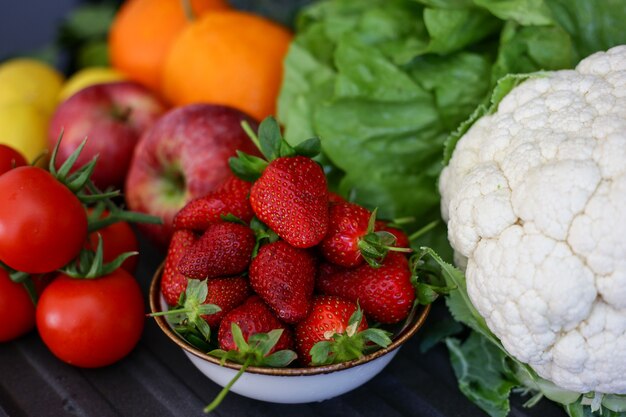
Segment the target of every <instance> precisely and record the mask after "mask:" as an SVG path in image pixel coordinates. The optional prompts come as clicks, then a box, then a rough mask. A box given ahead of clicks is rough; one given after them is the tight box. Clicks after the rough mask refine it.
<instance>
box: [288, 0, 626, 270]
mask: <svg viewBox="0 0 626 417" xmlns="http://www.w3.org/2000/svg"><path fill="white" fill-rule="evenodd" d="M625 20H626V8H625V7H624V5H623V3H622V2H621V1H619V0H603V1H598V2H593V3H590V2H588V1H586V0H573V1H569V0H545V1H533V2H529V1H525V0H513V1H506V2H502V1H495V0H464V1H456V0H438V1H432V0H418V1H415V0H374V1H366V2H364V1H360V0H335V1H318V2H315V3H314V4H312V5H311V6H310V7H307V8H305V9H303V11H302V12H301V13H300V14H299V16H298V19H297V22H296V36H295V38H294V42H293V43H292V44H291V46H290V49H289V53H288V54H287V57H286V59H285V75H284V81H283V85H282V88H281V93H280V96H279V103H278V119H279V120H280V121H281V123H282V124H284V125H285V137H286V139H287V140H288V141H289V142H290V143H291V144H292V145H295V144H297V143H299V141H301V140H303V139H304V138H307V137H311V136H319V137H320V138H321V142H322V149H323V153H324V155H325V157H326V158H325V159H324V162H325V166H326V168H327V169H328V170H329V172H333V177H332V178H333V181H332V183H331V187H332V188H333V189H335V190H338V191H339V192H340V194H342V195H344V196H352V197H353V198H351V201H354V202H356V203H359V204H361V205H364V206H365V207H367V208H369V209H374V208H376V207H378V209H379V215H380V216H381V217H382V218H386V219H393V218H400V217H405V216H414V217H415V219H416V222H415V224H414V225H412V226H411V228H414V229H419V228H421V227H422V226H423V225H425V224H428V223H430V222H431V221H432V220H435V219H438V218H439V195H438V191H437V179H438V174H439V172H440V170H441V168H442V165H441V152H442V149H443V146H444V141H445V139H446V137H447V136H448V134H449V133H451V132H452V131H454V130H455V129H456V127H457V125H458V124H459V123H460V122H462V121H464V120H465V119H466V118H467V117H468V116H469V115H470V114H471V113H472V112H473V110H474V109H475V107H476V106H477V105H478V104H480V103H483V102H484V101H485V100H487V99H488V96H489V92H490V91H491V89H492V87H493V86H494V85H495V83H496V81H497V80H498V79H499V78H500V77H501V76H503V75H505V74H508V73H518V72H529V71H536V70H555V69H562V68H571V67H573V66H574V65H575V64H576V63H577V62H578V61H579V60H580V59H581V58H582V57H584V56H587V55H588V54H589V53H590V52H593V51H596V50H599V49H606V48H608V47H610V46H614V45H618V44H621V43H626V32H624V31H623V30H622V29H621V23H620V22H623V21H625ZM423 244H428V245H431V246H432V247H434V248H436V249H437V250H438V252H440V253H442V255H445V257H446V258H448V257H449V256H450V254H449V248H447V246H448V244H447V242H446V241H445V231H444V230H443V224H440V225H439V227H437V228H435V229H433V230H432V231H431V232H429V233H427V234H425V235H423V236H422V237H421V238H420V239H419V240H417V241H415V242H414V246H415V247H419V246H420V245H423Z"/></svg>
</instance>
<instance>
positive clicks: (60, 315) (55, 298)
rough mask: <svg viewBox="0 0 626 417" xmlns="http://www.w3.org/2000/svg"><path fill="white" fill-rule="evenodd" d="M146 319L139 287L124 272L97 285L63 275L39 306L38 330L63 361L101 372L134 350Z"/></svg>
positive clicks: (40, 301) (96, 280) (119, 270)
mask: <svg viewBox="0 0 626 417" xmlns="http://www.w3.org/2000/svg"><path fill="white" fill-rule="evenodd" d="M144 314H145V313H144V302H143V295H142V292H141V289H140V288H139V284H138V283H137V281H136V280H135V279H134V278H133V277H132V275H130V274H129V273H128V272H126V271H125V270H124V269H122V268H118V269H117V270H115V271H114V272H112V273H111V274H109V275H105V276H102V277H100V278H94V279H76V278H70V277H68V276H66V275H64V274H59V275H58V276H57V277H56V278H55V279H54V281H52V283H50V285H48V287H47V288H46V289H45V290H44V292H43V294H42V295H41V298H40V299H39V302H38V303H37V329H38V330H39V334H40V335H41V338H42V340H43V342H44V343H45V344H46V346H48V348H49V349H50V350H51V351H52V353H53V354H54V355H55V356H57V357H58V358H59V359H61V360H62V361H64V362H67V363H69V364H72V365H75V366H80V367H83V368H97V367H101V366H106V365H110V364H112V363H114V362H117V361H118V360H120V359H122V358H123V357H125V356H126V355H128V354H129V353H130V352H131V351H132V350H133V348H134V347H135V345H136V344H137V342H138V341H139V338H140V337H141V332H142V330H143V325H144Z"/></svg>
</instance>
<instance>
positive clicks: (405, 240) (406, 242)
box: [374, 220, 411, 248]
mask: <svg viewBox="0 0 626 417" xmlns="http://www.w3.org/2000/svg"><path fill="white" fill-rule="evenodd" d="M374 230H375V231H377V232H378V231H381V230H382V231H385V232H389V233H391V234H392V235H393V236H394V237H395V238H396V243H395V244H394V245H393V246H395V247H397V248H410V247H411V241H410V239H409V237H408V236H407V234H406V233H404V230H402V229H399V228H397V227H393V226H390V225H389V223H388V222H386V221H384V220H376V224H375V226H374Z"/></svg>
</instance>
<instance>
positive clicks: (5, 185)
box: [0, 166, 87, 273]
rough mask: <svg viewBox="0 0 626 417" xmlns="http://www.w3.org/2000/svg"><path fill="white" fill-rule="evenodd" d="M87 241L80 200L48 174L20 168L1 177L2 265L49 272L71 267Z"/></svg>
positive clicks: (0, 237) (31, 271)
mask: <svg viewBox="0 0 626 417" xmlns="http://www.w3.org/2000/svg"><path fill="white" fill-rule="evenodd" d="M86 238H87V215H86V213H85V209H84V208H83V205H82V204H81V202H80V201H79V200H78V198H77V197H76V196H75V195H74V194H73V193H72V192H71V191H70V190H69V189H68V188H67V187H66V186H65V185H63V184H61V183H60V182H59V181H57V180H56V178H54V177H53V176H52V174H50V173H49V172H48V171H46V170H44V169H41V168H37V167H32V166H26V167H19V168H15V169H12V170H10V171H8V172H6V173H5V174H2V175H0V260H1V261H2V262H4V263H5V264H7V265H8V266H10V267H11V268H13V269H16V270H19V271H23V272H28V273H44V272H49V271H53V270H55V269H58V268H61V267H63V266H65V265H66V264H68V263H69V262H70V261H71V260H72V259H73V258H74V257H76V255H78V253H79V252H80V249H81V248H82V247H83V245H84V243H85V239H86Z"/></svg>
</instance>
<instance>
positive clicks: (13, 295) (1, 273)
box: [0, 268, 35, 342]
mask: <svg viewBox="0 0 626 417" xmlns="http://www.w3.org/2000/svg"><path fill="white" fill-rule="evenodd" d="M34 327H35V304H33V302H32V300H31V299H30V297H29V296H28V293H27V292H26V289H25V288H24V286H23V285H22V284H16V283H15V282H13V281H11V278H9V274H8V273H7V271H5V270H4V269H2V268H0V342H8V341H9V340H13V339H15V338H17V337H20V336H22V335H24V334H26V333H28V332H29V331H31V330H32V329H33V328H34Z"/></svg>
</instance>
